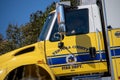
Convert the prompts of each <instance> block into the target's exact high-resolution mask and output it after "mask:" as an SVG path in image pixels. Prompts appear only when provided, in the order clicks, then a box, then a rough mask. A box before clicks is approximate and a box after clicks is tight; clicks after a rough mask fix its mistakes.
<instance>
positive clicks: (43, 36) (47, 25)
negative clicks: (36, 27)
mask: <svg viewBox="0 0 120 80" xmlns="http://www.w3.org/2000/svg"><path fill="white" fill-rule="evenodd" d="M53 16H54V13H52V14H50V15H48V17H47V19H46V22H45V24H44V26H43V29H42V31H41V33H40V37H39V40H40V41H43V40H45V39H46V36H47V34H48V30H49V28H50V25H51V22H52V19H53Z"/></svg>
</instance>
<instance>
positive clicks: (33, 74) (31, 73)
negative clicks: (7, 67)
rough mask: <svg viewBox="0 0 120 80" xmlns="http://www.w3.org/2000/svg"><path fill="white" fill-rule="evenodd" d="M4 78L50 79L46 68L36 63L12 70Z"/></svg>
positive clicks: (9, 79)
mask: <svg viewBox="0 0 120 80" xmlns="http://www.w3.org/2000/svg"><path fill="white" fill-rule="evenodd" d="M4 80H52V79H51V77H50V75H49V74H48V72H47V71H46V70H44V69H43V68H41V67H39V66H37V65H34V64H33V65H25V66H21V67H18V68H16V69H14V70H12V71H11V72H10V73H9V74H8V75H7V76H6V78H5V79H4Z"/></svg>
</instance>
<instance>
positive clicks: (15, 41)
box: [7, 24, 21, 49]
mask: <svg viewBox="0 0 120 80" xmlns="http://www.w3.org/2000/svg"><path fill="white" fill-rule="evenodd" d="M7 40H8V41H9V42H10V43H11V45H12V46H11V49H16V48H19V47H20V46H21V45H20V44H21V32H20V29H19V28H18V26H17V25H12V24H9V25H8V28H7Z"/></svg>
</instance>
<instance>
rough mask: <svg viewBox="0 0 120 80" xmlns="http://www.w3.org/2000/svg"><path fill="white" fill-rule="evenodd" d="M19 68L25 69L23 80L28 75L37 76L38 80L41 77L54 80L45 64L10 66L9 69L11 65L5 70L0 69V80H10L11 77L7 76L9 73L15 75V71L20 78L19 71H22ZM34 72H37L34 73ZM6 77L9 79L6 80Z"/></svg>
mask: <svg viewBox="0 0 120 80" xmlns="http://www.w3.org/2000/svg"><path fill="white" fill-rule="evenodd" d="M20 68H21V69H22V68H25V71H24V75H25V76H24V77H25V78H26V77H27V76H29V75H30V74H32V75H33V74H34V75H37V76H39V77H38V78H41V77H42V76H43V77H44V76H46V75H47V78H48V77H49V78H50V79H49V80H55V76H54V74H53V72H52V71H51V69H50V68H49V66H48V65H47V64H30V63H28V64H20V65H17V66H12V67H11V64H10V65H8V66H7V67H6V68H3V69H1V71H0V80H4V79H6V77H7V80H11V77H12V76H11V77H10V76H9V75H11V73H15V74H17V73H16V72H15V70H17V71H18V72H19V75H21V76H22V74H20V73H22V72H21V71H22V70H23V69H22V70H20ZM29 69H30V71H31V73H30V74H28V73H29V72H30V71H29ZM36 71H39V72H36ZM26 73H27V74H26ZM8 76H9V77H10V78H8ZM31 77H33V78H34V77H35V76H31ZM31 77H30V78H31ZM12 78H13V77H12ZM15 79H16V78H15ZM26 80H27V79H26Z"/></svg>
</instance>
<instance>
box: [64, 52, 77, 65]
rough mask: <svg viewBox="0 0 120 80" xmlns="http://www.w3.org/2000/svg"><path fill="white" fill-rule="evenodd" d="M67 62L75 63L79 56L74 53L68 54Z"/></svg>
mask: <svg viewBox="0 0 120 80" xmlns="http://www.w3.org/2000/svg"><path fill="white" fill-rule="evenodd" d="M66 62H67V63H68V64H74V63H76V62H77V58H76V57H75V56H74V55H72V54H70V55H67V56H66Z"/></svg>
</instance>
